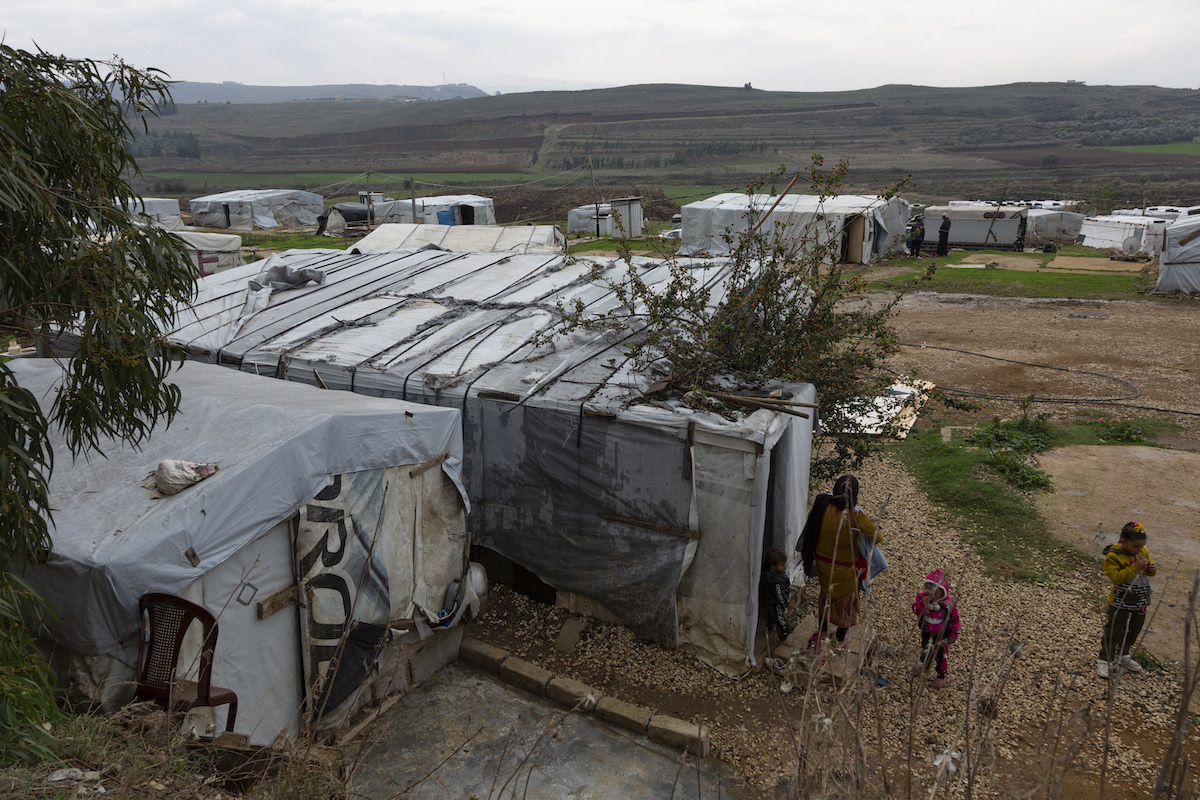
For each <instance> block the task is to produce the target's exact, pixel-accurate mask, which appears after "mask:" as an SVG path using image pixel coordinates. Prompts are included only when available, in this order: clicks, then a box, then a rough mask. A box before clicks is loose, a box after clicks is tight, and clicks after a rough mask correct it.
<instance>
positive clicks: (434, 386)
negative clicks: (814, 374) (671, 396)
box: [169, 250, 815, 672]
mask: <svg viewBox="0 0 1200 800" xmlns="http://www.w3.org/2000/svg"><path fill="white" fill-rule="evenodd" d="M272 259H274V262H273V263H274V264H276V265H287V266H289V267H290V268H293V269H302V268H307V269H316V270H321V271H322V273H323V276H324V279H323V282H322V283H315V282H314V283H309V284H305V285H303V286H301V287H299V288H295V289H286V290H282V291H277V292H275V293H273V294H271V295H270V297H269V299H268V300H267V301H266V302H265V305H264V306H262V307H261V308H259V307H258V306H254V307H253V308H251V310H249V311H247V309H248V306H247V301H248V299H249V296H250V291H249V290H248V284H249V283H250V281H251V280H254V279H255V278H257V277H258V271H259V270H260V269H263V268H267V267H268V265H266V264H264V265H248V266H246V267H241V268H238V269H234V270H229V271H227V272H225V273H222V274H220V275H215V276H212V277H209V278H205V279H203V280H202V281H201V282H200V286H199V293H198V297H197V299H196V301H195V302H194V303H193V304H192V306H190V307H188V308H185V309H181V310H180V313H179V316H178V318H177V320H178V321H177V326H176V328H175V329H174V330H173V331H171V332H169V337H170V338H171V340H172V341H173V342H175V343H177V344H180V345H182V346H185V347H186V348H187V349H188V351H189V352H190V353H192V354H193V357H196V358H203V359H207V360H211V361H214V362H219V363H225V364H230V365H232V366H237V367H240V368H241V369H242V370H244V371H253V372H258V373H260V374H263V375H272V376H276V377H281V378H286V379H288V380H291V381H300V382H304V383H313V384H318V383H319V384H320V385H324V386H327V387H329V388H331V389H335V388H339V389H350V390H352V391H355V392H358V393H362V394H369V395H375V396H381V397H394V398H399V399H407V400H416V401H418V402H425V403H431V404H438V405H445V406H450V407H453V408H455V409H459V410H461V412H462V414H463V423H462V424H463V429H464V441H466V442H470V446H469V447H468V448H467V450H466V452H465V455H464V458H465V461H466V469H465V473H466V474H467V476H468V494H469V495H470V496H471V500H472V509H473V510H472V517H471V522H470V524H471V530H472V532H473V536H474V541H475V542H477V543H479V544H481V545H483V546H486V547H488V548H490V549H492V550H494V551H496V552H498V553H500V554H501V555H504V556H506V557H508V558H510V559H512V560H513V561H516V562H517V563H519V564H521V565H522V566H524V567H526V568H528V569H530V570H532V571H533V572H534V573H535V574H537V575H538V576H539V577H540V578H541V579H542V580H544V581H546V582H547V583H549V584H550V585H551V586H554V587H555V588H557V589H562V590H563V591H565V592H573V593H577V594H582V595H586V596H588V597H590V598H592V599H593V600H595V601H596V602H598V603H600V604H602V605H604V606H605V607H607V608H608V609H610V610H611V611H612V612H613V613H614V614H616V615H618V616H619V618H620V619H622V620H623V621H624V622H625V623H626V624H627V625H629V626H630V627H631V628H632V629H633V630H634V631H636V632H637V633H638V634H639V635H642V636H646V637H647V638H652V639H655V640H656V641H660V642H663V643H665V644H670V645H683V646H688V647H689V648H694V649H695V651H696V652H697V654H698V655H699V656H700V657H702V658H705V659H706V660H709V661H710V662H711V663H714V664H717V665H719V666H720V667H721V668H723V669H727V670H729V671H733V672H739V671H740V670H742V669H744V668H745V665H746V664H747V663H749V662H750V661H751V660H752V658H753V651H752V648H751V647H750V644H749V643H750V637H752V636H753V627H754V625H755V624H756V617H755V616H754V615H755V614H756V612H757V597H758V594H757V586H758V583H757V580H758V570H759V567H760V564H761V559H762V547H763V543H764V541H766V539H767V538H768V533H767V532H768V531H770V536H769V538H770V539H771V540H772V541H779V542H786V541H789V540H790V541H791V542H793V543H794V541H795V537H796V536H798V534H799V529H800V528H799V526H798V525H797V524H796V522H797V519H800V518H802V516H803V511H798V510H796V508H793V509H792V511H791V512H789V513H787V514H784V513H783V512H782V511H780V512H778V513H776V514H775V516H774V517H773V518H772V519H773V520H774V521H773V522H770V523H768V521H767V520H766V518H765V516H764V512H763V509H764V508H765V507H766V506H765V505H763V503H765V502H767V501H768V500H769V501H770V503H771V504H772V507H774V508H778V509H784V508H788V507H789V506H788V502H790V501H787V500H785V499H782V498H783V496H784V495H787V496H789V497H793V498H803V499H804V500H806V499H807V496H808V485H807V484H808V472H807V459H808V447H809V445H810V443H811V420H808V419H800V418H798V417H794V416H790V415H787V414H782V413H778V412H771V411H757V412H754V413H752V414H749V415H748V416H744V417H739V418H738V419H735V420H728V419H725V418H724V417H722V416H719V415H715V414H710V413H703V412H697V411H695V410H693V409H690V408H687V407H685V406H682V405H680V404H677V403H671V404H666V405H662V404H654V403H649V402H647V401H646V400H645V398H644V392H645V391H646V389H647V387H648V386H649V385H650V384H651V383H652V382H653V376H651V375H645V374H642V373H641V372H639V371H637V370H635V369H634V368H633V365H632V363H631V362H630V361H629V359H628V357H627V356H624V355H623V354H622V353H621V351H620V350H618V349H617V348H615V347H614V346H613V344H612V342H613V337H612V336H611V335H608V336H606V335H601V334H600V333H596V332H589V331H580V332H577V333H574V334H571V335H569V336H563V335H557V336H551V337H550V338H551V339H552V343H547V342H546V341H544V339H545V338H546V337H547V335H548V334H550V333H551V331H552V329H553V327H554V326H555V324H556V322H557V320H558V312H557V303H558V301H560V300H561V301H562V302H564V303H566V304H568V305H569V306H573V305H574V302H575V299H576V298H578V300H579V301H580V302H581V303H582V304H583V305H584V307H585V308H587V309H588V310H589V312H590V313H601V312H603V310H604V309H606V308H614V307H615V306H616V304H617V303H618V300H617V298H616V297H615V296H614V295H613V294H612V292H611V291H610V290H608V289H607V288H605V287H604V286H602V285H600V284H597V283H595V282H593V281H592V280H591V279H590V274H591V272H592V270H593V268H596V267H599V268H600V269H601V270H605V271H608V272H610V273H611V274H616V273H615V271H616V270H624V269H625V268H626V267H625V265H624V264H623V263H620V262H619V261H615V260H614V261H611V262H610V261H600V262H593V261H590V260H588V259H567V258H565V257H564V256H562V255H561V254H556V255H553V256H550V255H545V256H540V255H539V256H535V255H508V254H500V253H497V254H493V253H449V252H444V251H430V250H416V251H412V250H398V251H389V252H382V253H380V252H374V253H363V254H354V253H345V252H341V251H313V250H306V251H289V252H287V253H283V254H280V255H278V256H273V257H272ZM686 263H687V267H688V268H689V269H692V270H693V271H694V273H695V274H696V276H697V278H698V279H699V280H701V281H703V282H704V283H706V284H707V285H710V286H712V287H713V292H714V302H715V298H719V297H720V296H721V293H722V287H723V285H724V284H723V280H724V277H725V276H727V275H728V273H729V271H730V270H731V265H730V264H729V263H728V261H727V260H724V259H711V260H702V261H695V262H686ZM634 268H636V269H638V270H639V272H641V274H642V276H643V278H644V279H645V280H646V281H647V282H648V283H649V284H651V285H654V284H656V283H658V282H660V281H664V280H666V279H667V278H668V277H669V275H670V267H669V266H668V265H664V264H663V263H662V262H660V261H656V260H653V259H634ZM255 309H257V310H255ZM784 388H785V389H786V390H787V391H789V392H791V393H793V394H794V396H795V397H796V398H797V399H799V400H801V401H806V402H812V401H814V400H815V390H814V389H813V387H811V386H810V385H807V384H797V385H790V386H787V387H784ZM789 431H790V432H791V433H790V434H789ZM785 436H787V437H788V441H790V442H792V443H793V446H794V447H795V448H796V449H795V451H794V457H792V458H790V459H789V460H787V461H785V462H780V463H782V464H786V467H787V468H786V469H785V468H784V467H783V466H780V467H779V469H776V464H775V460H774V458H773V457H771V456H770V455H769V454H770V453H772V452H773V449H774V448H775V447H776V445H777V443H778V442H780V441H781V440H783V439H784V438H785ZM747 454H748V455H749V458H748V459H747ZM764 454H767V456H766V457H765V458H760V457H762V456H764ZM801 464H803V465H804V466H803V468H801V466H799V465H801ZM804 500H799V501H797V502H799V503H801V504H803V502H804ZM772 525H773V526H777V527H778V528H779V529H780V530H781V531H783V532H782V533H779V532H777V531H775V530H774V528H772V527H771V526H772ZM789 552H790V550H789ZM704 564H711V565H713V567H712V568H713V570H714V572H716V571H720V569H725V570H727V571H729V570H732V571H731V572H729V574H728V575H727V576H726V577H727V578H728V579H729V580H732V581H733V583H732V584H730V583H728V582H727V583H724V584H722V585H721V586H720V587H719V589H718V587H716V586H714V585H712V584H711V582H710V581H709V580H707V579H705V580H703V581H699V582H697V583H696V584H695V586H694V588H692V589H691V590H689V591H690V592H691V593H690V594H689V593H685V592H684V590H683V586H684V585H685V583H686V581H687V576H688V575H689V574H690V573H691V569H692V568H698V567H697V565H704ZM722 565H723V566H722ZM732 565H739V566H737V568H736V569H733V567H732ZM709 593H715V594H716V595H719V599H716V597H715V596H714V597H710V594H709ZM685 597H686V598H687V600H686V604H687V607H688V608H690V609H692V611H689V612H688V616H687V617H686V618H685V619H681V618H680V612H681V604H682V603H684V602H685V601H684V599H683V598H685ZM710 602H713V603H716V605H714V606H712V610H719V611H720V616H719V618H717V617H713V618H711V619H709V620H708V621H706V622H703V623H701V622H700V621H699V618H700V617H704V616H706V615H707V611H708V610H709V609H710V607H709V606H708V605H707V604H708V603H710ZM701 624H702V625H703V626H704V629H703V631H697V632H695V633H693V632H692V631H690V630H688V626H689V625H701Z"/></svg>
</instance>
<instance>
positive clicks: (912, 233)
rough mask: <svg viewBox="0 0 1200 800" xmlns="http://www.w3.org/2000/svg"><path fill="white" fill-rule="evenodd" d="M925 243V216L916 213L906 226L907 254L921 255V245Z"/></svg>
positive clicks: (914, 256)
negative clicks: (907, 226)
mask: <svg viewBox="0 0 1200 800" xmlns="http://www.w3.org/2000/svg"><path fill="white" fill-rule="evenodd" d="M924 243H925V218H924V217H923V216H921V215H920V214H918V215H917V216H915V217H913V218H912V222H910V223H909V228H908V254H909V255H910V256H912V257H913V258H920V257H921V245H923V244H924Z"/></svg>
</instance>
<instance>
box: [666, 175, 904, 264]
mask: <svg viewBox="0 0 1200 800" xmlns="http://www.w3.org/2000/svg"><path fill="white" fill-rule="evenodd" d="M776 200H779V203H778V205H775V201H776ZM772 206H774V209H773V210H771V209H772ZM768 211H770V215H769V216H768V217H767V219H766V220H765V221H764V222H762V224H761V225H760V226H759V232H761V233H763V234H766V235H768V236H773V237H781V238H782V240H783V241H784V243H785V246H787V247H788V248H789V249H791V250H798V251H805V250H808V249H810V248H811V247H812V246H814V245H815V244H816V243H825V242H828V241H830V240H831V239H833V238H834V237H840V238H843V239H844V240H845V246H844V247H843V248H842V249H841V251H840V257H842V258H843V259H845V260H848V261H852V262H855V263H864V264H866V263H871V262H872V261H873V260H875V259H877V258H879V257H880V256H882V255H884V254H886V253H889V252H893V251H897V250H901V249H903V246H904V229H905V225H906V224H907V223H908V216H909V205H908V203H907V202H905V201H904V200H901V199H900V198H898V197H894V198H890V199H888V198H882V197H866V196H860V195H838V196H836V197H827V198H824V199H822V198H820V197H817V196H814V195H800V194H789V195H785V196H784V197H783V198H782V200H780V199H779V198H778V197H777V196H768V195H754V196H749V195H745V194H738V193H732V192H731V193H726V194H719V195H716V196H714V197H710V198H708V199H706V200H700V201H698V202H695V203H689V204H687V205H685V206H683V208H682V209H681V212H680V213H681V217H682V223H681V235H680V245H679V252H680V254H681V255H684V256H701V255H709V256H724V255H729V254H730V253H731V252H732V251H733V248H734V247H736V237H737V236H738V235H740V234H743V233H745V232H747V231H749V230H750V229H751V228H752V227H753V226H754V225H755V224H757V223H758V222H759V220H760V219H761V218H762V216H763V215H764V214H767V212H768ZM731 237H732V239H733V241H728V239H730V238H731Z"/></svg>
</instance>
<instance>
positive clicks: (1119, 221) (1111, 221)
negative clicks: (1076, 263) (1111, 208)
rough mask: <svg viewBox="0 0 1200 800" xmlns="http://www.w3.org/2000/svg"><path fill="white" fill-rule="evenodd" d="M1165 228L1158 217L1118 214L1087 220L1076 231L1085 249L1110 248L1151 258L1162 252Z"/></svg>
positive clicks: (1164, 224) (1164, 223)
mask: <svg viewBox="0 0 1200 800" xmlns="http://www.w3.org/2000/svg"><path fill="white" fill-rule="evenodd" d="M1168 224H1169V223H1168V222H1167V220H1165V219H1159V218H1158V217H1145V216H1126V215H1120V214H1115V215H1114V214H1109V215H1105V216H1099V217H1087V218H1085V219H1084V220H1083V225H1082V226H1081V227H1080V229H1079V237H1080V243H1081V244H1083V245H1084V246H1085V247H1095V248H1099V249H1105V248H1109V247H1112V248H1116V249H1117V250H1120V251H1121V252H1123V253H1127V254H1129V255H1133V254H1136V253H1144V254H1146V255H1149V256H1150V257H1154V256H1157V255H1158V254H1159V252H1161V251H1162V242H1163V235H1164V233H1165V231H1166V230H1167V226H1168Z"/></svg>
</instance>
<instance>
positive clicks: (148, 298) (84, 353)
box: [0, 44, 196, 761]
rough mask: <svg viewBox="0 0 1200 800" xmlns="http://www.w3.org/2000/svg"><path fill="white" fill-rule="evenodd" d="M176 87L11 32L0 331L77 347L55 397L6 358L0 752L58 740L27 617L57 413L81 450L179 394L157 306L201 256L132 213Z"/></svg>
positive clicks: (6, 756)
mask: <svg viewBox="0 0 1200 800" xmlns="http://www.w3.org/2000/svg"><path fill="white" fill-rule="evenodd" d="M164 101H169V93H168V85H167V82H166V81H165V80H164V78H163V77H162V76H161V73H159V72H158V71H156V70H149V71H145V70H138V69H134V68H132V67H130V66H129V65H127V64H125V63H124V62H123V61H120V60H117V59H114V60H113V61H108V62H97V61H91V60H80V59H68V58H65V57H61V56H52V55H49V54H47V53H45V52H41V51H39V52H36V53H30V52H26V51H22V50H16V49H13V48H10V47H7V46H4V45H2V44H0V242H2V245H0V332H3V333H4V334H6V335H5V336H4V338H3V341H5V342H7V340H8V338H9V337H20V338H23V339H27V338H28V337H30V336H32V335H34V334H36V333H37V332H38V331H41V330H45V329H48V328H60V327H65V328H70V329H71V330H72V331H73V332H74V333H75V334H76V335H77V336H78V346H79V349H78V356H77V357H76V358H74V359H71V360H70V361H68V362H65V366H66V370H67V372H66V378H65V380H64V382H63V384H62V387H61V389H60V391H59V392H58V394H57V396H56V397H55V398H53V400H52V403H51V404H50V407H48V408H42V407H41V406H40V405H39V398H36V397H34V396H33V395H32V394H31V393H30V392H28V391H26V390H24V389H22V388H21V387H20V386H19V385H18V383H17V380H16V379H15V376H14V374H13V372H12V371H11V370H10V369H9V368H8V366H6V365H4V364H0V760H6V761H8V760H14V759H36V758H41V757H45V756H48V755H50V753H51V751H50V749H49V745H50V742H49V739H48V737H47V735H46V734H45V731H44V728H43V726H42V724H41V723H42V722H43V721H45V720H46V719H49V718H52V717H53V716H54V711H55V705H54V701H53V696H52V694H51V690H52V685H53V675H52V673H51V672H50V670H49V669H48V668H47V666H46V665H45V663H44V661H42V660H41V659H40V658H38V657H36V656H35V655H34V652H35V651H34V650H33V648H32V639H31V633H30V632H29V630H28V629H27V628H26V627H25V624H24V622H28V621H31V620H32V621H36V620H37V619H38V618H39V615H40V614H41V612H42V608H43V603H42V601H41V599H40V598H39V597H37V596H36V595H34V594H33V593H32V592H31V591H30V590H29V589H28V587H27V586H26V584H25V583H24V582H23V581H22V579H21V577H20V575H21V572H22V570H23V567H24V565H25V564H27V563H29V562H31V561H35V560H38V559H44V558H46V557H47V556H48V555H49V549H50V538H49V525H50V524H52V522H51V521H50V520H51V509H52V507H53V498H51V497H50V496H49V494H48V491H47V485H48V479H49V476H50V471H51V468H52V465H53V459H54V456H55V455H56V454H55V453H52V452H51V449H50V447H49V444H48V441H47V432H48V429H49V427H50V425H59V426H61V427H62V429H63V431H64V432H65V435H66V441H67V443H68V446H69V449H70V450H71V455H73V456H74V455H79V454H80V453H82V452H84V451H87V450H97V449H99V445H100V443H101V441H102V439H103V438H104V437H115V438H118V439H124V440H127V441H130V442H134V443H137V442H139V441H140V440H142V439H143V438H144V437H145V436H146V435H147V434H148V433H149V432H150V430H151V429H152V428H153V426H154V425H155V423H156V422H157V421H158V420H160V419H167V420H170V418H171V417H172V416H173V415H174V413H175V412H176V411H177V409H178V407H179V391H178V389H177V388H176V387H175V386H174V385H172V384H170V383H168V382H167V380H166V379H167V377H168V374H169V372H170V370H171V366H172V362H171V355H170V351H169V349H168V348H167V347H166V343H165V342H164V341H163V339H162V338H161V336H160V334H159V321H160V320H170V319H171V317H172V315H173V309H174V307H175V304H176V303H181V302H185V301H186V300H188V299H189V298H190V297H191V295H192V292H193V291H194V289H195V280H196V271H195V269H194V268H193V266H192V264H191V261H190V260H189V259H188V258H187V256H186V255H185V254H184V253H183V251H182V250H181V249H180V245H179V244H178V242H177V240H176V239H175V238H174V237H172V236H171V235H170V234H168V233H166V232H165V231H161V230H158V229H156V228H147V227H143V226H141V225H139V224H137V223H135V222H133V221H132V220H131V218H130V216H129V215H128V213H127V212H126V208H127V203H128V201H129V199H130V198H132V197H134V196H135V193H134V192H133V190H132V189H131V188H130V186H129V184H128V182H127V178H128V176H130V175H131V174H135V173H136V171H137V165H136V163H135V162H134V160H133V158H132V157H131V156H130V155H129V154H128V152H127V151H126V147H125V145H126V142H127V141H129V140H130V139H131V133H132V131H131V128H130V124H131V122H130V121H131V120H133V121H136V122H140V123H141V126H142V128H143V129H144V128H145V117H146V115H148V114H153V113H155V109H156V108H158V107H160V106H159V104H160V103H163V102H164ZM58 455H61V454H58Z"/></svg>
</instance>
